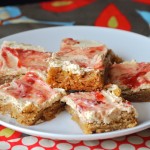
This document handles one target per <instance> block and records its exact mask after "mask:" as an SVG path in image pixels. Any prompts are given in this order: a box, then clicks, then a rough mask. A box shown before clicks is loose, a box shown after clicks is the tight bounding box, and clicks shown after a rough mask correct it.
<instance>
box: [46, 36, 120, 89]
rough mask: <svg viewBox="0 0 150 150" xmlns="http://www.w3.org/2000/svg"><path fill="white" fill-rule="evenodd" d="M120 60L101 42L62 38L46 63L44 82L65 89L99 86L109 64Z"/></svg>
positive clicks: (100, 86)
mask: <svg viewBox="0 0 150 150" xmlns="http://www.w3.org/2000/svg"><path fill="white" fill-rule="evenodd" d="M120 61H122V60H121V59H120V58H119V57H117V56H115V54H114V53H113V52H112V51H111V50H108V48H107V47H106V46H105V45H104V44H102V43H99V42H96V41H84V40H74V39H72V38H66V39H64V40H63V41H62V43H61V48H60V51H59V52H57V53H53V56H52V59H51V60H50V62H49V71H48V77H47V82H48V83H49V84H50V85H51V86H52V87H60V88H64V89H65V90H82V91H93V90H97V89H102V87H103V86H104V84H105V83H106V82H107V74H108V69H109V66H110V64H112V62H120Z"/></svg>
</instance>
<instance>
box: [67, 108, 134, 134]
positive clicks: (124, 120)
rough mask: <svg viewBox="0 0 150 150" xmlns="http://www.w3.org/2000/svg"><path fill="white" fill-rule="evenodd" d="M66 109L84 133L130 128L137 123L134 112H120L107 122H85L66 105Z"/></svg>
mask: <svg viewBox="0 0 150 150" xmlns="http://www.w3.org/2000/svg"><path fill="white" fill-rule="evenodd" d="M66 110H67V111H68V112H69V113H70V114H71V115H72V119H73V120H74V121H76V122H77V123H78V124H79V126H80V127H81V129H82V130H83V132H84V133H85V134H92V133H102V132H109V131H114V130H121V129H125V128H131V127H134V126H136V125H137V119H136V118H135V116H134V114H131V113H127V112H122V113H121V115H120V119H117V120H114V121H113V122H110V123H109V124H105V123H101V124H99V123H97V122H94V123H85V122H82V121H81V120H80V118H79V117H78V115H77V114H76V113H75V111H74V110H73V109H72V108H71V107H70V106H66Z"/></svg>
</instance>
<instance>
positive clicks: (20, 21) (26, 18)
mask: <svg viewBox="0 0 150 150" xmlns="http://www.w3.org/2000/svg"><path fill="white" fill-rule="evenodd" d="M15 20H16V22H15ZM15 23H41V24H49V25H62V26H70V25H74V24H75V22H55V21H54V22H53V21H40V20H34V19H31V18H28V17H26V16H22V17H20V18H16V19H12V20H8V21H4V22H3V25H7V24H15Z"/></svg>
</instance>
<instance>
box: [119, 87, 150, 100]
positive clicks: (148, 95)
mask: <svg viewBox="0 0 150 150" xmlns="http://www.w3.org/2000/svg"><path fill="white" fill-rule="evenodd" d="M122 97H123V98H124V99H127V100H128V101H130V102H150V89H144V90H140V91H138V92H132V91H131V90H122Z"/></svg>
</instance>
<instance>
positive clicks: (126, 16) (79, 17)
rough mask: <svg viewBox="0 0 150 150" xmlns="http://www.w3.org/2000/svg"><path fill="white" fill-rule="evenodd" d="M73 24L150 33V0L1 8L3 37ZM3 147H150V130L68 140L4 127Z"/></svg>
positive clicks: (59, 1)
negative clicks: (48, 137) (119, 135)
mask: <svg viewBox="0 0 150 150" xmlns="http://www.w3.org/2000/svg"><path fill="white" fill-rule="evenodd" d="M17 2H18V1H17ZM13 4H14V3H13ZM73 25H91V26H103V27H108V28H117V29H122V30H127V31H131V32H135V33H139V34H142V35H145V36H150V0H103V1H102V0H50V1H41V2H39V1H38V2H34V3H27V2H26V3H24V4H18V3H16V4H15V5H6V6H3V7H0V38H2V37H5V36H8V35H11V34H14V33H18V32H21V31H27V30H32V29H37V28H43V27H51V26H73ZM0 149H3V150H4V149H13V150H18V149H21V150H28V149H32V150H45V149H53V150H57V149H61V150H69V149H75V150H81V149H82V150H101V149H115V150H117V149H122V150H124V149H129V150H135V149H138V150H149V149H150V129H147V130H144V131H141V132H139V133H135V134H132V135H128V136H123V137H119V138H113V139H106V140H95V141H64V140H52V139H44V138H41V137H34V136H29V135H26V134H23V133H20V132H17V131H14V130H11V129H8V128H6V127H4V126H0Z"/></svg>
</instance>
